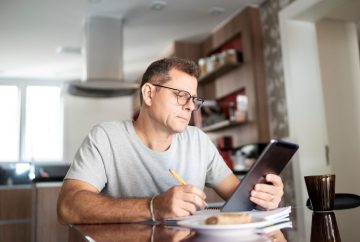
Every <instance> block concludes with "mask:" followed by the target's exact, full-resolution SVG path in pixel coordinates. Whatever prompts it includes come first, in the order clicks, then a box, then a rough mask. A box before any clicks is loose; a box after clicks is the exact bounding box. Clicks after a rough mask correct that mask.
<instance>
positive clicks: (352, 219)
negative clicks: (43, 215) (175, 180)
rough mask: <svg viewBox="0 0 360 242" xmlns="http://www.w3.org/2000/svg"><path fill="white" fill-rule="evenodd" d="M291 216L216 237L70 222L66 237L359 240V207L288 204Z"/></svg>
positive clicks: (168, 229) (155, 228)
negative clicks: (265, 229) (286, 223)
mask: <svg viewBox="0 0 360 242" xmlns="http://www.w3.org/2000/svg"><path fill="white" fill-rule="evenodd" d="M291 220H292V222H293V228H286V229H281V230H276V231H273V232H271V233H267V234H256V235H250V236H249V235H247V236H239V237H221V235H220V236H219V237H216V238H215V237H208V236H203V235H197V234H196V232H195V231H192V230H190V229H187V228H181V227H176V226H169V225H164V224H160V225H152V224H149V223H147V224H139V223H135V224H100V225H70V230H69V239H70V240H69V241H100V242H108V241H109V242H110V241H139V242H140V241H149V242H153V241H154V242H155V241H156V242H159V241H184V242H195V241H197V242H200V241H209V242H211V241H214V242H215V241H276V242H283V241H296V242H297V241H312V242H315V241H316V242H321V241H360V208H359V207H358V208H353V209H346V210H335V211H334V212H323V213H314V212H312V211H311V210H309V209H308V208H292V213H291ZM301 221H304V223H302V222H301ZM299 224H304V225H305V226H299Z"/></svg>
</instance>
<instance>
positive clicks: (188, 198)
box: [183, 193, 206, 209]
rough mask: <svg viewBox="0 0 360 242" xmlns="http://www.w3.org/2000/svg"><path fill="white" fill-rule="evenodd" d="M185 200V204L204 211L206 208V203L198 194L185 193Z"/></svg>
mask: <svg viewBox="0 0 360 242" xmlns="http://www.w3.org/2000/svg"><path fill="white" fill-rule="evenodd" d="M183 200H184V202H187V203H191V204H193V205H195V206H196V207H197V208H199V209H204V208H205V206H206V203H205V201H204V200H203V199H202V198H201V197H199V196H198V195H196V194H192V193H184V196H183Z"/></svg>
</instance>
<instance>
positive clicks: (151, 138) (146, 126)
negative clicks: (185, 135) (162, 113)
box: [134, 114, 173, 152]
mask: <svg viewBox="0 0 360 242" xmlns="http://www.w3.org/2000/svg"><path fill="white" fill-rule="evenodd" d="M134 129H135V132H136V134H137V135H138V136H139V138H140V139H141V141H142V142H143V144H144V145H146V146H147V147H149V148H150V149H152V150H154V151H159V152H163V151H165V150H167V149H168V148H169V147H170V145H171V141H172V136H173V135H172V134H170V133H169V132H166V130H164V129H163V128H162V127H161V126H160V125H156V123H154V122H152V121H151V120H150V118H149V117H146V116H145V115H141V114H140V115H139V117H138V119H137V120H136V121H134Z"/></svg>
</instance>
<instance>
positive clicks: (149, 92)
mask: <svg viewBox="0 0 360 242" xmlns="http://www.w3.org/2000/svg"><path fill="white" fill-rule="evenodd" d="M141 93H142V96H143V102H144V104H145V105H147V106H151V104H152V99H153V97H154V93H155V89H154V87H153V86H152V85H151V84H149V83H145V84H144V85H143V86H142V88H141Z"/></svg>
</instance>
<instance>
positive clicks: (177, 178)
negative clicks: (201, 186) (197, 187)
mask: <svg viewBox="0 0 360 242" xmlns="http://www.w3.org/2000/svg"><path fill="white" fill-rule="evenodd" d="M169 171H170V173H171V175H173V177H174V178H175V179H176V180H177V181H178V182H180V184H181V185H186V182H185V181H184V180H183V179H182V178H181V177H179V175H178V174H176V172H175V171H173V170H171V169H169Z"/></svg>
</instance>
